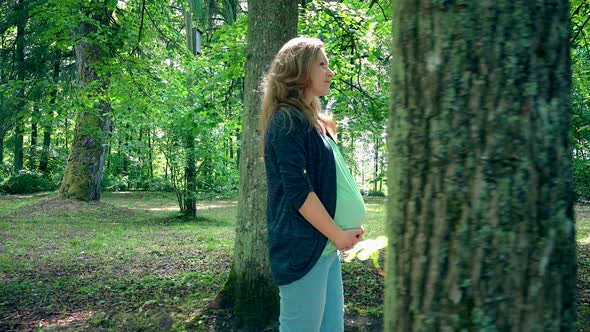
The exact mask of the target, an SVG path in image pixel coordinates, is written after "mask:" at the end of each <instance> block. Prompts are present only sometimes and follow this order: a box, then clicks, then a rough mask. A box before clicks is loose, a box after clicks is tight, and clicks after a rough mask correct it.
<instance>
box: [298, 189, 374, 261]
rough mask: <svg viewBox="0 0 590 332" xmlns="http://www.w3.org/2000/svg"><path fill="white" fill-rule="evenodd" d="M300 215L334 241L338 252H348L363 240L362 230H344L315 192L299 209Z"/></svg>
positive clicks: (311, 193) (310, 194) (308, 196)
mask: <svg viewBox="0 0 590 332" xmlns="http://www.w3.org/2000/svg"><path fill="white" fill-rule="evenodd" d="M299 213H301V215H302V216H303V217H304V218H305V219H306V220H307V221H308V222H309V223H310V224H312V226H313V227H315V228H316V229H317V230H318V231H320V233H322V234H324V236H325V237H327V238H328V239H330V240H332V242H334V244H335V245H336V248H338V250H348V249H351V248H352V247H354V246H355V245H356V244H357V242H359V241H360V240H361V239H362V235H363V230H362V229H350V230H342V229H341V228H340V226H338V225H336V223H335V222H334V219H332V217H330V215H329V214H328V211H326V208H325V207H324V205H323V204H322V202H321V201H320V199H319V198H318V196H317V195H316V193H314V192H313V191H312V192H310V193H309V194H308V195H307V199H306V200H305V202H303V205H302V206H301V207H300V208H299Z"/></svg>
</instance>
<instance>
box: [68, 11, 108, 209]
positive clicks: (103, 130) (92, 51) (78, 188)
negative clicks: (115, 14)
mask: <svg viewBox="0 0 590 332" xmlns="http://www.w3.org/2000/svg"><path fill="white" fill-rule="evenodd" d="M97 11H98V14H96V15H94V17H93V18H94V19H96V20H98V21H99V22H101V23H102V24H104V25H105V26H106V25H108V22H109V21H108V18H109V17H110V14H109V11H108V10H106V9H104V8H103V10H100V9H99V10H97ZM97 31H98V29H97V26H96V25H94V24H91V23H88V22H83V23H81V24H80V34H81V35H82V36H85V37H86V38H89V39H90V40H86V38H81V39H80V41H79V42H78V45H77V46H76V64H77V68H78V79H79V81H80V84H81V86H82V87H83V88H87V90H88V91H89V93H90V94H91V97H93V98H96V99H98V100H99V101H98V102H94V101H88V102H87V105H86V109H85V110H83V111H82V112H80V114H79V115H78V118H77V121H76V129H75V132H74V139H73V141H72V147H71V150H70V156H69V158H68V164H67V166H66V170H65V173H64V178H63V180H62V183H61V188H60V194H61V195H62V196H64V197H67V198H74V199H79V200H85V201H88V200H100V180H101V178H102V173H103V169H104V159H105V152H106V145H107V138H108V134H109V132H110V127H111V120H110V116H109V113H110V110H111V108H110V105H109V104H108V103H107V102H106V101H104V97H103V96H102V90H103V89H104V88H105V85H106V84H107V82H106V78H105V77H104V74H103V75H102V76H99V73H98V67H99V66H100V65H101V64H103V62H104V57H105V56H106V55H105V54H104V51H103V50H102V49H103V48H104V45H102V46H101V45H99V43H98V42H97V41H92V40H91V38H97V35H96V34H97ZM101 47H102V48H101ZM89 99H90V98H89ZM90 100H92V99H90Z"/></svg>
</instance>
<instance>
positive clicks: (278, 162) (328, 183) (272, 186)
mask: <svg viewBox="0 0 590 332" xmlns="http://www.w3.org/2000/svg"><path fill="white" fill-rule="evenodd" d="M327 140H328V138H327V137H324V136H322V135H321V134H320V133H319V132H318V130H317V129H315V128H313V127H311V126H310V124H309V122H308V121H307V120H306V119H305V117H304V116H303V114H302V113H301V111H299V109H297V108H295V107H294V106H291V105H281V106H280V108H279V110H277V112H275V114H274V115H273V116H272V117H271V119H270V123H269V126H268V128H267V131H266V136H265V145H264V162H265V166H266V177H267V183H268V200H267V203H268V205H267V223H268V244H269V254H270V266H271V271H272V274H273V277H274V280H275V282H276V283H277V285H279V286H281V285H286V284H289V283H291V282H293V281H295V280H297V279H299V278H301V277H303V276H304V275H305V274H306V273H307V272H309V270H311V268H312V267H313V266H314V265H315V263H316V262H317V261H318V259H319V258H320V256H321V255H322V252H323V250H324V247H325V246H326V241H327V238H326V237H325V236H324V235H323V234H322V233H320V232H319V231H318V230H317V229H316V228H315V227H313V225H311V224H310V223H309V222H308V221H307V220H305V218H304V217H303V216H302V215H301V214H300V213H299V208H301V206H302V205H303V203H304V202H305V200H306V199H307V196H308V195H309V193H310V192H312V191H313V192H315V193H316V195H317V196H318V197H319V199H320V201H321V202H322V204H323V205H324V207H325V208H326V210H327V211H328V214H329V215H330V216H331V217H332V218H334V212H335V210H336V164H335V161H334V153H333V151H332V148H331V147H330V143H329V142H328V141H327Z"/></svg>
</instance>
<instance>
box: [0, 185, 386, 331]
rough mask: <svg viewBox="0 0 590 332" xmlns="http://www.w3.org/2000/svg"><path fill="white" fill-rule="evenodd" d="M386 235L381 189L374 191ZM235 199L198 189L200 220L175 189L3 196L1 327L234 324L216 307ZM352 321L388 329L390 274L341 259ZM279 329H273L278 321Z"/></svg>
mask: <svg viewBox="0 0 590 332" xmlns="http://www.w3.org/2000/svg"><path fill="white" fill-rule="evenodd" d="M367 207H368V209H369V212H370V215H371V218H370V219H369V220H368V221H367V225H366V226H367V230H368V231H367V237H366V238H374V237H377V236H378V235H383V234H384V232H385V231H384V219H385V211H384V199H383V198H370V199H369V200H368V202H367ZM236 209H237V203H236V201H235V200H232V199H223V198H215V197H205V198H202V199H201V200H199V204H198V214H199V216H200V217H199V219H198V220H197V221H196V222H188V221H185V220H182V219H180V218H179V217H178V213H177V210H178V207H177V205H176V197H175V196H174V194H170V193H153V192H116V193H104V194H103V197H102V199H101V202H94V203H82V202H78V201H73V200H65V199H59V198H57V195H56V194H55V193H42V194H33V195H12V196H7V195H5V196H0V331H234V330H237V329H236V328H235V327H234V326H233V324H232V322H233V319H232V317H231V312H230V311H228V310H223V309H221V308H218V307H216V306H215V301H214V299H215V297H216V295H217V293H218V292H219V290H220V289H221V287H222V286H223V284H224V282H225V279H226V277H227V274H228V272H229V268H230V263H231V259H232V252H233V246H234V240H235V230H234V227H235V223H234V220H235V216H236V212H237V211H236ZM343 277H344V283H345V285H346V286H345V298H346V302H345V306H346V330H347V331H381V330H382V313H383V277H382V276H380V275H379V274H378V272H377V269H376V268H375V266H374V265H373V264H372V263H370V262H368V261H364V262H361V261H359V260H356V259H355V260H354V261H352V262H349V263H347V262H343ZM272 330H273V328H269V331H272Z"/></svg>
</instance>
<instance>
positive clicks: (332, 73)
mask: <svg viewBox="0 0 590 332" xmlns="http://www.w3.org/2000/svg"><path fill="white" fill-rule="evenodd" d="M334 75H336V73H334V71H333V70H332V69H330V68H328V76H330V77H333V76H334Z"/></svg>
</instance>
